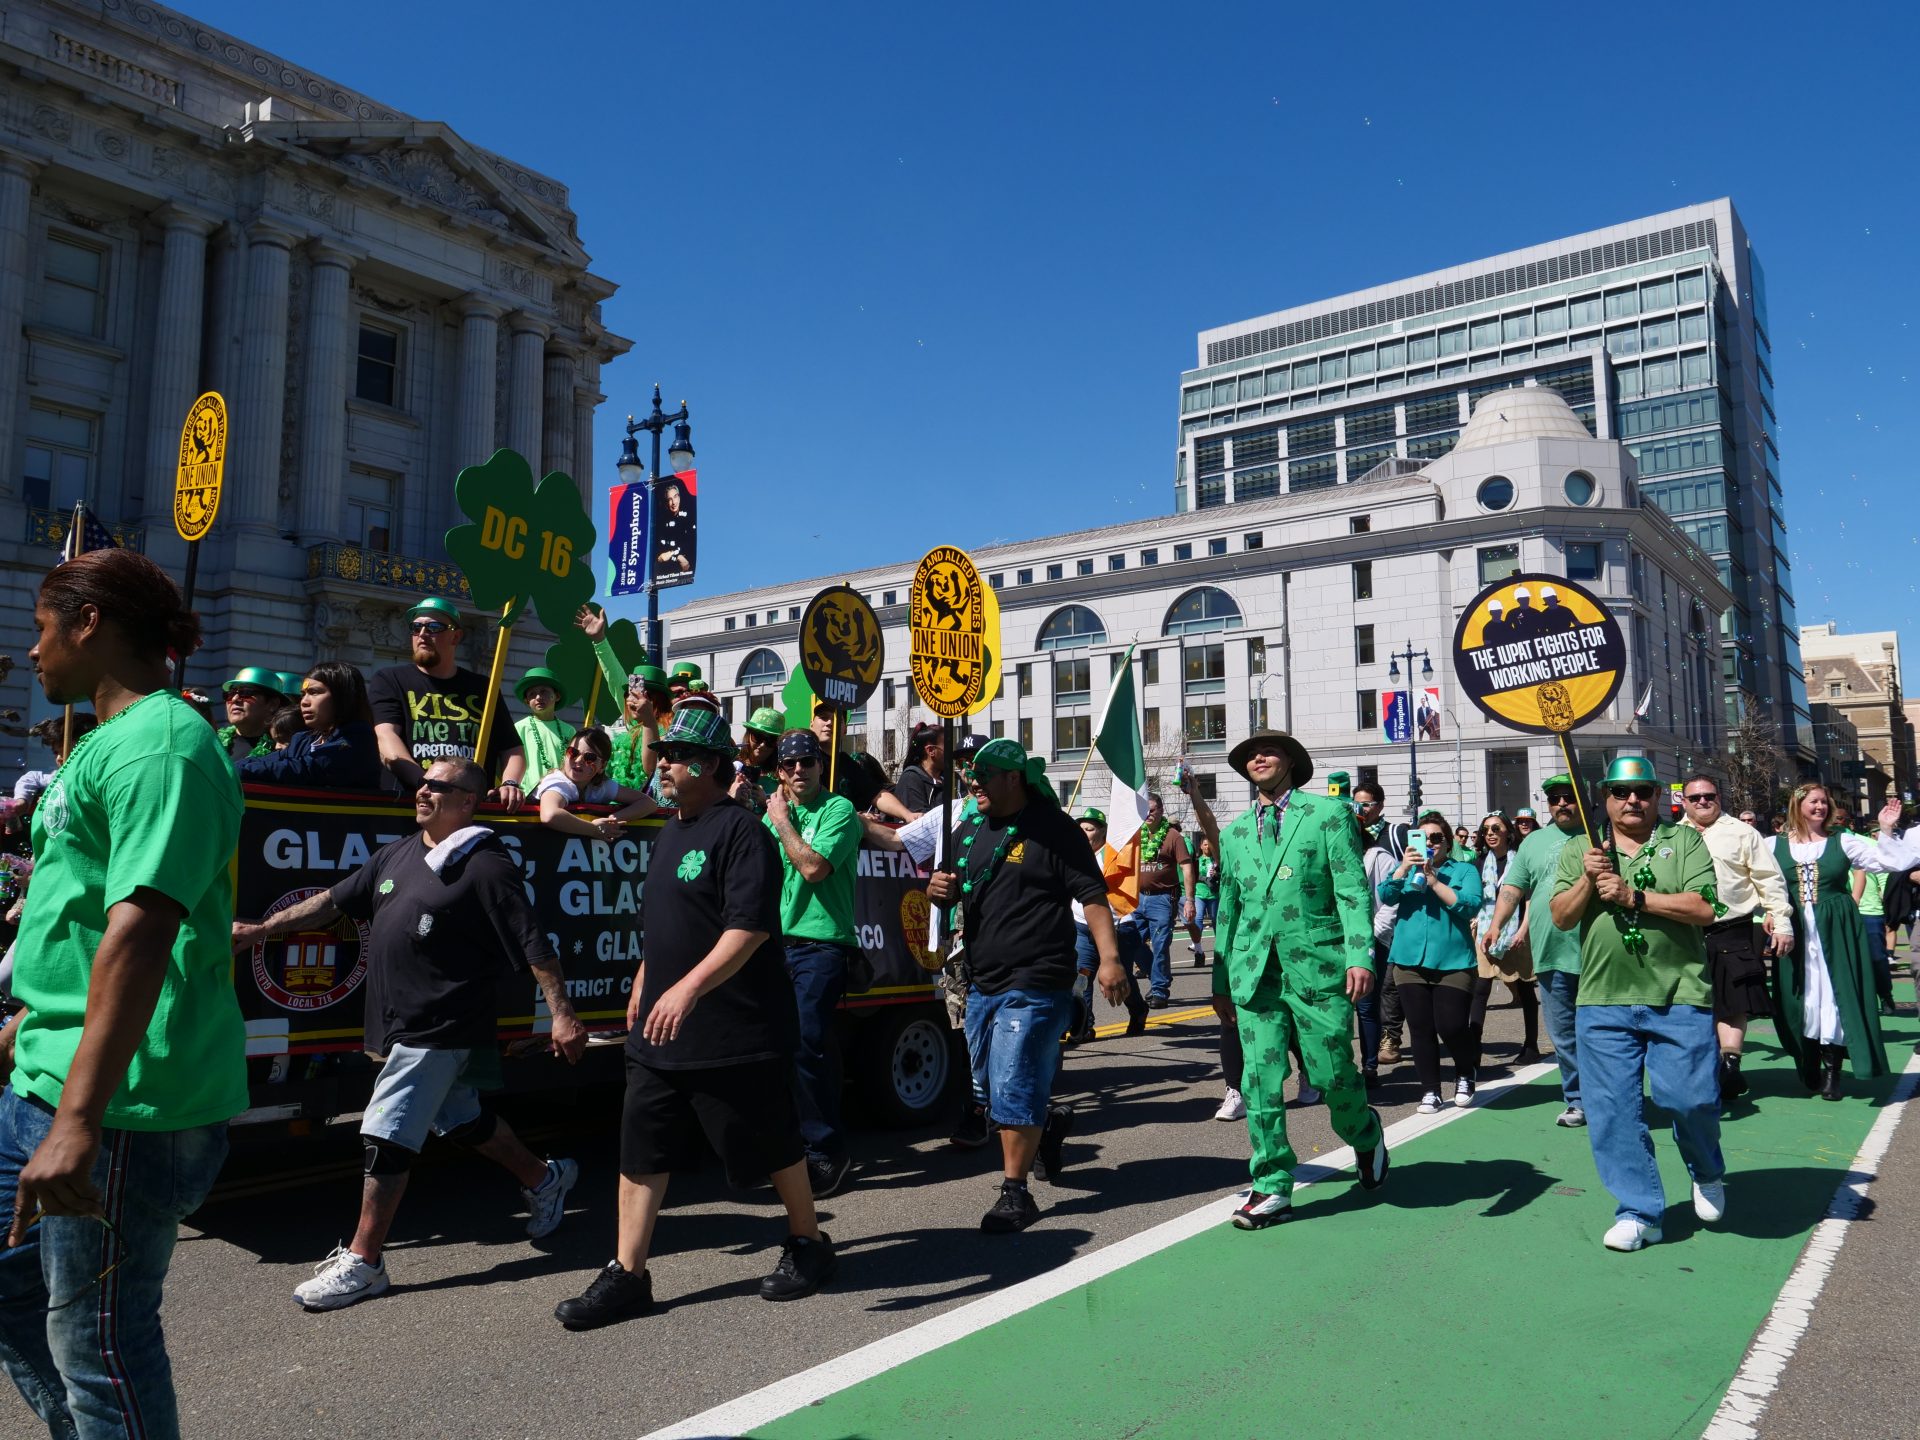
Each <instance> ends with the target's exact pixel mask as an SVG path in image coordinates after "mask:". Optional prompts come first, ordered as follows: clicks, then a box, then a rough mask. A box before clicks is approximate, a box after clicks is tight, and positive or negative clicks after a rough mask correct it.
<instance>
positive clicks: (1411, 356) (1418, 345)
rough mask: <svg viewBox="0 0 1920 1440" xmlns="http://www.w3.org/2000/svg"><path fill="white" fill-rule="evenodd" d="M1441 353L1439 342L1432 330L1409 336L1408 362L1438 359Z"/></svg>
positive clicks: (1417, 362)
mask: <svg viewBox="0 0 1920 1440" xmlns="http://www.w3.org/2000/svg"><path fill="white" fill-rule="evenodd" d="M1439 354H1440V346H1439V342H1438V340H1437V339H1436V337H1435V336H1434V333H1433V332H1432V331H1431V330H1429V331H1428V332H1427V333H1426V334H1424V335H1409V336H1408V337H1407V363H1408V364H1411V365H1418V364H1420V363H1421V362H1422V361H1425V360H1433V359H1437V358H1438V357H1439Z"/></svg>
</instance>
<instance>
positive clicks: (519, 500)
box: [447, 450, 595, 695]
mask: <svg viewBox="0 0 1920 1440" xmlns="http://www.w3.org/2000/svg"><path fill="white" fill-rule="evenodd" d="M453 493H454V498H455V499H457V500H458V501H459V502H460V509H461V512H462V513H463V514H465V515H466V516H467V518H468V519H469V520H470V521H471V522H472V523H471V524H468V525H456V526H455V527H454V528H453V529H451V530H449V531H448V532H447V554H448V555H450V556H451V557H452V558H453V562H454V564H456V565H458V566H459V567H460V569H461V570H462V572H464V573H465V575H466V577H467V584H468V585H469V586H470V587H471V588H472V590H473V598H474V601H475V603H476V604H478V605H479V606H480V607H481V608H482V609H484V610H490V611H492V612H494V613H496V614H499V613H501V612H502V611H504V612H505V613H504V617H503V618H502V620H501V622H500V623H501V624H503V625H511V624H513V623H514V621H516V620H518V619H519V618H520V615H521V613H522V612H523V611H524V610H525V609H526V608H527V602H528V601H532V602H533V604H534V607H535V608H536V609H537V610H538V611H539V613H540V622H541V623H542V624H543V625H545V626H546V627H547V628H548V629H549V630H551V631H553V632H554V633H555V634H556V635H558V634H561V633H563V632H564V631H565V630H567V629H568V628H570V627H571V626H572V624H573V615H574V612H575V611H576V610H578V609H579V608H580V607H581V606H582V605H584V604H586V603H587V601H588V600H590V599H591V598H592V597H593V566H594V538H595V537H594V529H593V522H592V521H591V520H589V519H588V518H587V513H586V511H585V510H584V509H582V508H581V505H580V492H579V490H578V489H576V488H575V486H574V483H573V481H571V480H569V479H568V478H567V477H566V476H565V475H562V474H561V473H560V472H559V471H557V470H556V471H552V472H551V473H549V474H548V475H547V477H546V478H545V479H543V480H542V481H541V482H540V484H539V486H538V487H537V488H536V487H535V485H534V483H533V471H532V469H531V468H530V467H529V466H528V464H527V462H526V460H525V459H524V458H522V457H521V456H520V455H519V454H518V453H516V452H515V451H512V450H496V451H494V452H493V458H492V459H490V460H488V461H487V463H486V464H484V465H469V466H468V467H467V468H466V469H464V470H462V471H461V472H460V477H459V479H457V480H456V481H455V482H454V486H453ZM581 693H582V694H583V695H584V694H585V691H584V690H583V691H582V692H581Z"/></svg>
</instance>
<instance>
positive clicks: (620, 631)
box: [547, 605, 647, 724]
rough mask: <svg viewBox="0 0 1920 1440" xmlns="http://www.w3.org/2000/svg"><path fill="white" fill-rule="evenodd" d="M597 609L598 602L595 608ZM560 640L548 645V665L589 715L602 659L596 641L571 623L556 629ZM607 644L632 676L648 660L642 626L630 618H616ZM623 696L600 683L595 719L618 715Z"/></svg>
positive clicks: (583, 711) (602, 720)
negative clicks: (596, 651)
mask: <svg viewBox="0 0 1920 1440" xmlns="http://www.w3.org/2000/svg"><path fill="white" fill-rule="evenodd" d="M593 608H594V609H595V610H598V609H599V608H600V607H599V606H598V605H596V606H594V607H593ZM557 633H558V635H559V637H560V638H559V639H558V640H556V641H554V643H553V644H551V645H549V646H548V647H547V668H548V669H549V670H551V671H553V673H554V674H555V675H557V676H559V677H560V684H561V685H562V686H563V687H564V688H565V689H566V692H567V694H568V695H569V696H570V697H572V701H573V703H574V704H575V705H578V706H579V707H580V713H581V714H582V715H583V716H584V715H585V714H586V707H587V696H588V695H590V694H592V693H593V677H594V675H595V674H596V673H597V672H598V671H599V668H600V662H599V661H598V660H596V659H595V658H594V654H593V643H592V642H591V641H590V640H588V639H587V637H586V633H585V632H584V631H582V630H581V629H580V628H579V627H578V626H577V625H573V624H568V625H565V626H563V627H560V628H559V630H558V631H557ZM607 643H608V644H609V645H611V646H612V647H613V655H614V658H615V659H616V660H618V661H619V662H620V665H621V668H622V669H624V670H625V671H626V672H627V673H628V674H629V675H631V674H632V673H633V672H634V670H635V669H637V668H638V667H639V666H641V665H644V664H646V662H647V647H646V645H645V644H644V643H643V642H642V641H641V638H640V630H639V627H638V626H636V625H635V624H634V623H633V621H631V620H616V621H614V622H613V623H612V624H611V625H609V626H608V627H607ZM623 699H625V697H624V696H621V695H611V696H610V695H608V693H607V687H606V683H605V682H604V681H602V682H601V685H600V696H599V698H598V699H597V700H596V701H595V702H594V707H593V713H594V719H595V720H596V721H599V722H601V723H603V724H604V723H606V722H608V721H610V720H614V719H617V718H619V714H620V702H621V701H622V700H623Z"/></svg>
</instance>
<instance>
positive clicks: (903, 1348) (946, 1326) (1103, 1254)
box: [642, 1062, 1554, 1440]
mask: <svg viewBox="0 0 1920 1440" xmlns="http://www.w3.org/2000/svg"><path fill="white" fill-rule="evenodd" d="M1553 1070H1554V1066H1553V1064H1552V1063H1551V1062H1548V1063H1546V1064H1541V1065H1529V1066H1527V1067H1526V1068H1525V1069H1523V1070H1520V1071H1517V1072H1516V1073H1514V1074H1513V1075H1510V1076H1508V1077H1506V1078H1505V1079H1501V1080H1489V1081H1486V1082H1485V1083H1483V1084H1482V1085H1481V1086H1480V1087H1479V1089H1478V1092H1477V1094H1476V1097H1475V1103H1474V1105H1473V1106H1472V1108H1470V1109H1467V1110H1456V1109H1454V1108H1453V1107H1452V1106H1448V1107H1447V1108H1446V1109H1444V1110H1442V1111H1441V1112H1440V1113H1439V1114H1438V1115H1410V1116H1408V1117H1407V1118H1406V1119H1405V1120H1402V1121H1400V1122H1398V1123H1397V1124H1394V1125H1391V1126H1389V1127H1388V1128H1387V1148H1388V1149H1389V1150H1394V1149H1397V1148H1398V1147H1400V1146H1402V1145H1404V1144H1406V1143H1407V1142H1408V1141H1409V1140H1414V1139H1417V1138H1419V1137H1420V1136H1422V1135H1425V1134H1427V1133H1429V1132H1430V1131H1434V1130H1438V1129H1439V1128H1440V1127H1441V1126H1442V1125H1450V1124H1452V1123H1453V1122H1454V1121H1455V1120H1459V1119H1462V1118H1463V1117H1465V1116H1467V1115H1471V1114H1472V1113H1473V1111H1474V1110H1477V1109H1479V1108H1480V1104H1481V1102H1483V1101H1486V1100H1491V1099H1492V1098H1493V1097H1494V1096H1496V1095H1499V1094H1502V1093H1503V1092H1505V1091H1507V1090H1510V1089H1513V1088H1515V1087H1517V1086H1520V1085H1525V1084H1527V1083H1528V1082H1529V1081H1531V1080H1534V1079H1537V1078H1538V1077H1540V1076H1542V1075H1545V1074H1547V1073H1549V1072H1551V1071H1553ZM1352 1165H1353V1151H1352V1149H1351V1148H1343V1149H1340V1150H1336V1151H1334V1152H1332V1153H1331V1154H1328V1155H1324V1156H1322V1157H1321V1158H1320V1159H1318V1160H1316V1161H1312V1162H1309V1163H1307V1164H1303V1165H1301V1166H1300V1167H1299V1169H1297V1170H1296V1171H1295V1172H1294V1175H1295V1188H1296V1189H1298V1188H1303V1187H1305V1186H1308V1185H1311V1184H1313V1183H1315V1182H1316V1181H1320V1180H1328V1179H1332V1178H1333V1177H1335V1176H1337V1175H1339V1174H1340V1173H1341V1172H1342V1171H1345V1170H1348V1169H1350V1168H1351V1167H1352ZM1388 1183H1389V1185H1391V1183H1392V1182H1391V1180H1389V1182H1388ZM1245 1193H1246V1192H1245V1191H1241V1192H1239V1194H1236V1195H1229V1196H1224V1197H1219V1198H1216V1199H1212V1200H1209V1201H1207V1202H1206V1203H1205V1204H1204V1205H1201V1206H1200V1207H1198V1208H1197V1209H1194V1210H1190V1211H1188V1212H1187V1213H1186V1214H1185V1215H1179V1216H1176V1217H1175V1218H1173V1219H1172V1220H1168V1221H1165V1222H1163V1223H1162V1224H1159V1225H1156V1226H1154V1227H1153V1228H1152V1229H1151V1230H1143V1231H1141V1232H1140V1233H1139V1234H1138V1235H1130V1236H1128V1237H1127V1238H1126V1239H1124V1240H1116V1241H1115V1242H1114V1243H1113V1244H1111V1245H1108V1246H1106V1247H1105V1248H1104V1249H1101V1250H1096V1251H1094V1252H1093V1253H1092V1254H1089V1255H1083V1256H1081V1257H1080V1258H1079V1259H1077V1260H1070V1261H1068V1262H1067V1263H1066V1264H1065V1265H1062V1266H1060V1268H1059V1269H1057V1270H1049V1271H1048V1272H1047V1273H1046V1274H1044V1275H1036V1276H1034V1277H1033V1278H1032V1279H1030V1280H1023V1281H1021V1282H1020V1283H1019V1284H1018V1285H1012V1286H1009V1287H1008V1288H1007V1289H1005V1290H1001V1291H997V1292H995V1293H994V1294H992V1295H986V1296H982V1297H981V1298H980V1299H978V1300H975V1301H973V1302H971V1303H970V1304H967V1305H962V1306H960V1307H958V1308H957V1309H953V1310H949V1311H947V1312H946V1313H945V1314H944V1315H936V1316H934V1318H933V1319H931V1320H924V1321H922V1322H921V1323H920V1324H918V1325H914V1326H911V1327H910V1328H908V1329H906V1330H902V1331H900V1332H899V1333H898V1334H897V1335H889V1336H887V1337H886V1338H885V1339H884V1340H875V1341H873V1342H872V1343H871V1344H868V1345H863V1346H861V1347H860V1348H859V1349H858V1350H850V1351H848V1352H847V1353H846V1354H844V1355H838V1356H835V1357H834V1358H833V1359H831V1360H827V1361H824V1362H822V1363H821V1364H819V1365H816V1366H814V1367H813V1368H812V1369H811V1370H803V1371H801V1372H800V1373H799V1374H798V1375H790V1376H788V1377H787V1378H786V1379H785V1380H776V1381H774V1383H773V1384H771V1385H768V1386H766V1387H764V1388H763V1389H759V1390H755V1391H753V1392H752V1393H750V1394H747V1395H742V1396H741V1397H740V1398H739V1399H737V1400H729V1401H728V1402H726V1403H725V1404H724V1405H717V1406H715V1407H714V1408H713V1409H711V1410H706V1411H703V1412H702V1413H700V1414H698V1415H694V1416H692V1417H690V1418H688V1419H686V1420H682V1421H680V1422H679V1423H678V1424H675V1425H669V1426H667V1427H665V1428H664V1429H660V1430H654V1431H651V1432H649V1433H648V1434H647V1435H645V1436H644V1437H642V1440H711V1437H715V1436H733V1435H742V1434H745V1433H746V1432H747V1431H749V1430H753V1429H755V1428H757V1427H758V1426H761V1425H766V1424H769V1423H771V1422H772V1421H774V1420H778V1419H779V1418H780V1417H781V1416H783V1415H791V1414H792V1413H793V1412H794V1411H796V1410H799V1409H802V1408H803V1407H805V1406H807V1405H811V1404H813V1403H814V1402H815V1401H816V1400H822V1399H825V1398H826V1397H827V1396H829V1395H832V1394H835V1393H836V1392H838V1391H841V1390H845V1389H846V1388H847V1387H849V1386H851V1385H857V1384H859V1383H860V1382H861V1381H862V1380H870V1379H872V1378H873V1377H874V1376H876V1375H880V1374H883V1373H884V1372H886V1371H888V1370H891V1369H893V1368H894V1367H895V1366H896V1365H903V1364H905V1363H906V1362H907V1361H909V1360H912V1359H915V1358H917V1357H918V1356H921V1355H925V1354H926V1353H927V1352H928V1351H930V1350H937V1349H939V1348H940V1347H941V1346H943V1345H950V1344H952V1343H953V1342H954V1341H955V1340H959V1339H962V1338H964V1337H966V1336H968V1335H971V1334H973V1333H974V1332H975V1331H977V1330H984V1329H986V1328H987V1327H988V1326H989V1325H994V1324H997V1323H998V1322H1000V1321H1002V1320H1005V1319H1006V1318H1008V1317H1009V1316H1012V1315H1018V1314H1019V1313H1020V1312H1021V1311H1023V1310H1031V1309H1032V1308H1033V1307H1034V1306H1036V1305H1041V1304H1044V1303H1045V1302H1046V1301H1048V1300H1052V1299H1054V1298H1056V1297H1057V1296H1060V1295H1064V1294H1066V1293H1067V1292H1068V1291H1070V1290H1076V1289H1078V1288H1079V1287H1080V1286H1082V1285H1086V1284H1089V1283H1091V1282H1092V1281H1095V1280H1098V1279H1099V1278H1100V1277H1101V1276H1103V1275H1111V1274H1112V1273H1113V1272H1114V1271H1116V1270H1122V1269H1125V1268H1126V1267H1127V1266H1128V1265H1131V1264H1133V1263H1134V1262H1135V1261H1137V1260H1144V1259H1146V1258H1147V1257H1148V1256H1149V1255H1154V1254H1157V1253H1159V1252H1160V1251H1162V1250H1165V1249H1167V1248H1168V1247H1169V1246H1172V1245H1177V1244H1179V1243H1180V1242H1181V1241H1182V1240H1188V1239H1191V1238H1192V1237H1194V1236H1195V1235H1198V1234H1200V1233H1201V1232H1202V1231H1205V1230H1208V1229H1211V1228H1212V1227H1213V1226H1215V1225H1219V1224H1222V1223H1224V1222H1225V1221H1226V1219H1227V1217H1228V1216H1229V1215H1231V1214H1232V1213H1233V1209H1234V1205H1235V1203H1236V1201H1237V1200H1238V1199H1239V1196H1240V1195H1242V1194H1245Z"/></svg>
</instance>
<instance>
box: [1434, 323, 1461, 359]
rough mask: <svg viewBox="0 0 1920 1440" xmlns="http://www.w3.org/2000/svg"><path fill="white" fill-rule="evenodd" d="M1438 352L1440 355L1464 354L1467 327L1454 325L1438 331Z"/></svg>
mask: <svg viewBox="0 0 1920 1440" xmlns="http://www.w3.org/2000/svg"><path fill="white" fill-rule="evenodd" d="M1440 353H1441V354H1442V355H1464V354H1466V353H1467V327H1466V326H1464V325H1455V326H1453V327H1452V328H1451V329H1447V330H1442V331H1441V332H1440Z"/></svg>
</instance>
